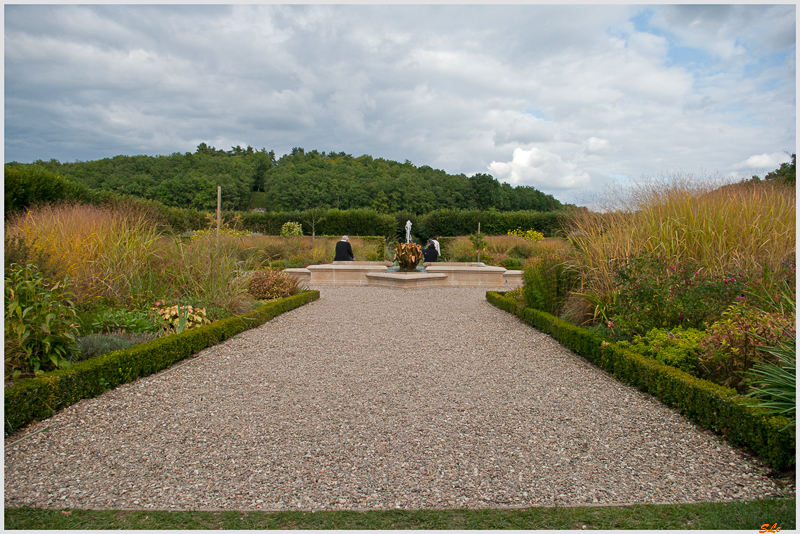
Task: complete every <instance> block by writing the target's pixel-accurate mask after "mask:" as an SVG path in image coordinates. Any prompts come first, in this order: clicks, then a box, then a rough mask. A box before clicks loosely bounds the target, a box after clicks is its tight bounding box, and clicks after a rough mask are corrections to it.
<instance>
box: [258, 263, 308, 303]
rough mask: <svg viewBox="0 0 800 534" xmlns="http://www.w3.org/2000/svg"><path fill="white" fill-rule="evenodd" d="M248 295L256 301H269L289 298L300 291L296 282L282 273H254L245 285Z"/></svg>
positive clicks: (268, 271) (271, 271) (266, 271)
mask: <svg viewBox="0 0 800 534" xmlns="http://www.w3.org/2000/svg"><path fill="white" fill-rule="evenodd" d="M247 288H248V291H249V292H250V295H252V296H253V298H254V299H256V300H271V299H279V298H285V297H290V296H292V295H296V294H297V293H298V292H299V291H300V287H299V286H298V285H297V280H295V279H294V278H291V277H289V276H286V274H284V273H283V272H282V271H273V270H265V271H256V272H254V273H253V275H252V276H251V278H250V281H249V282H248V284H247Z"/></svg>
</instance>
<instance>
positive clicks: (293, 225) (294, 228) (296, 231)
mask: <svg viewBox="0 0 800 534" xmlns="http://www.w3.org/2000/svg"><path fill="white" fill-rule="evenodd" d="M293 235H303V225H302V224H301V223H299V222H292V221H289V222H287V223H284V224H283V226H281V237H289V236H293Z"/></svg>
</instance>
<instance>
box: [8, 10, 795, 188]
mask: <svg viewBox="0 0 800 534" xmlns="http://www.w3.org/2000/svg"><path fill="white" fill-rule="evenodd" d="M643 13H650V14H651V16H650V17H649V19H648V20H649V26H650V27H651V28H654V29H653V30H647V29H645V28H642V24H641V23H640V20H639V19H636V20H634V19H635V18H636V17H638V16H639V15H641V14H643ZM794 19H795V6H789V5H779V6H756V5H754V6H743V7H740V6H734V7H731V6H710V7H708V9H706V8H704V7H702V6H644V7H643V6H624V5H616V6H610V5H607V6H587V5H580V6H578V5H566V6H561V5H435V6H434V5H392V6H389V5H236V6H210V5H192V6H182V5H174V6H159V5H127V6H118V5H88V6H47V5H11V4H9V5H8V6H6V8H5V36H6V37H5V43H6V46H5V132H6V137H5V154H6V156H5V157H6V160H7V161H11V160H17V161H32V160H34V159H38V158H42V159H45V160H46V159H50V158H57V159H60V160H62V161H71V160H74V159H84V160H85V159H99V158H103V157H110V156H113V155H116V154H120V153H123V154H124V153H148V154H169V153H172V152H176V151H178V152H183V151H187V150H189V151H191V150H194V147H195V146H196V145H197V144H198V141H197V140H198V139H201V140H205V141H206V142H209V143H212V144H213V143H215V142H220V143H222V142H224V143H229V142H231V143H232V142H237V141H238V140H243V141H242V142H243V144H244V143H246V144H250V145H252V146H254V147H256V148H260V147H265V148H267V149H268V150H271V149H272V150H275V151H276V153H278V154H279V155H280V154H282V153H285V152H288V151H289V150H291V148H292V147H294V146H300V147H304V148H306V149H307V150H311V149H318V150H325V151H328V150H335V151H337V152H338V151H345V152H348V153H352V154H354V155H360V154H371V155H373V156H375V157H383V158H387V159H395V160H399V161H404V160H406V159H408V160H411V161H412V162H413V163H414V164H416V165H430V166H432V167H434V168H441V169H443V170H445V171H446V172H448V173H453V174H457V173H462V172H463V173H465V174H474V173H477V172H485V170H486V169H487V168H489V169H490V171H491V172H492V173H493V174H494V175H495V177H496V178H498V179H503V180H506V181H509V182H510V183H514V184H528V185H533V186H534V187H537V188H540V189H542V190H543V191H545V192H548V193H551V194H555V195H556V196H557V198H559V199H560V200H565V201H570V200H571V198H570V197H571V196H573V195H574V194H575V192H576V191H579V190H580V191H583V190H586V189H587V188H589V189H591V188H593V187H596V184H597V183H599V181H600V180H601V178H600V177H602V176H610V175H625V176H642V175H658V174H660V173H662V172H664V171H666V170H670V169H674V168H679V169H683V170H685V171H687V172H698V171H700V170H702V169H708V170H709V171H710V172H716V171H719V172H722V173H725V172H732V171H742V172H746V171H748V170H749V169H750V168H751V167H749V166H748V165H755V164H756V163H758V164H759V165H766V167H767V168H766V171H769V170H771V169H770V168H769V167H770V165H771V163H770V162H772V168H773V169H774V168H776V167H777V166H778V165H779V164H780V161H778V159H776V158H778V157H779V156H781V154H782V153H777V152H776V151H781V150H789V151H794V150H795V148H794V147H795V144H796V133H795V128H796V125H795V117H796V97H795V94H796V80H795V57H794V39H795V32H794V28H795V23H794ZM676 44H678V45H680V46H683V47H686V46H689V47H697V48H699V49H700V50H704V51H706V52H708V54H710V55H711V56H712V59H709V60H707V63H706V64H703V66H702V68H698V67H697V66H696V65H694V64H689V63H682V62H681V61H680V60H679V59H677V60H676V59H675V57H676V56H675V55H674V54H673V52H674V51H675V47H676ZM737 47H744V48H745V50H746V51H747V54H744V55H742V54H739V51H738V48H737ZM765 54H766V55H768V54H777V55H773V56H769V57H768V58H767V60H764V61H762V59H761V58H763V57H766V56H765ZM717 58H727V59H717ZM737 62H747V66H748V67H749V69H747V70H746V69H744V68H743V67H742V64H740V63H737ZM753 73H756V74H757V75H754V74H753ZM215 140H219V141H215ZM531 147H535V148H531ZM219 148H228V147H227V146H225V145H224V144H223V145H221V146H219ZM761 154H767V155H771V156H775V157H773V158H772V160H767V159H761V160H758V161H756V160H753V161H751V162H750V163H747V160H748V156H749V155H761ZM776 154H777V156H776ZM746 163H747V165H745V164H746ZM759 172H763V171H761V170H759Z"/></svg>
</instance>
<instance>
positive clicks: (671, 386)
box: [486, 291, 796, 470]
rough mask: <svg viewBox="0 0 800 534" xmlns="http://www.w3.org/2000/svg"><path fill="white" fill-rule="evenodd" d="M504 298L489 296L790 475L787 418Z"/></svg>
mask: <svg viewBox="0 0 800 534" xmlns="http://www.w3.org/2000/svg"><path fill="white" fill-rule="evenodd" d="M504 295H505V293H504V292H496V291H488V292H487V293H486V300H487V301H489V303H491V304H493V305H494V306H497V307H498V308H500V309H502V310H505V311H507V312H509V313H513V314H514V315H516V316H517V317H519V318H520V319H521V320H522V321H524V322H525V323H527V324H529V325H530V326H532V327H534V328H536V329H537V330H541V331H542V332H544V333H546V334H550V335H551V336H553V337H554V338H555V339H556V340H558V341H559V343H561V344H562V345H564V346H566V347H567V348H569V349H570V350H572V351H573V352H575V353H577V354H580V355H581V356H583V357H585V358H586V359H588V360H589V361H591V362H592V363H594V364H595V365H597V366H598V367H600V368H602V369H604V370H606V371H608V372H609V373H611V374H612V375H613V376H614V377H615V378H617V379H618V380H621V381H622V382H625V383H627V384H630V385H632V386H635V387H637V388H639V389H640V390H641V391H644V392H646V393H649V394H650V395H653V396H654V397H656V398H657V399H659V400H660V401H661V402H663V403H664V404H666V405H667V406H670V407H671V408H674V409H676V410H678V411H679V412H680V413H682V414H684V415H686V416H687V417H689V418H690V419H692V420H693V421H695V422H696V423H698V424H699V425H700V426H702V427H703V428H706V429H709V430H711V431H713V432H716V433H717V434H719V435H721V436H723V437H724V438H725V439H727V440H728V441H729V442H730V443H732V444H734V445H737V446H743V447H747V448H749V449H750V450H751V451H753V452H754V453H755V454H756V455H757V456H758V457H759V458H761V459H762V461H764V463H766V464H767V465H769V466H770V467H772V468H773V469H776V470H786V469H791V468H792V467H793V466H794V465H795V462H796V458H795V439H796V430H795V428H788V429H785V430H783V429H784V427H785V426H786V425H787V424H788V423H789V420H788V419H786V418H785V417H773V416H770V415H769V414H768V413H767V412H766V410H764V409H762V408H758V407H756V406H755V401H754V400H753V399H751V398H748V397H743V396H741V395H738V394H737V393H736V391H735V390H733V389H730V388H726V387H722V386H719V385H717V384H714V383H712V382H709V381H707V380H701V379H699V378H696V377H694V376H692V375H690V374H688V373H685V372H683V371H681V370H679V369H676V368H674V367H670V366H668V365H664V364H662V363H660V362H658V361H656V360H653V359H650V358H646V357H644V356H642V355H640V354H636V353H634V352H631V351H629V350H626V349H624V348H623V347H620V346H619V345H617V344H616V343H613V342H611V340H609V339H607V338H605V337H603V336H601V335H599V334H597V333H595V332H592V331H590V330H586V329H585V328H581V327H578V326H575V325H573V324H571V323H568V322H566V321H563V320H561V319H559V318H557V317H554V316H552V315H550V314H548V313H545V312H543V311H539V310H534V309H532V308H527V307H525V306H522V305H520V304H519V303H518V302H517V301H516V300H515V299H512V298H509V297H506V296H504Z"/></svg>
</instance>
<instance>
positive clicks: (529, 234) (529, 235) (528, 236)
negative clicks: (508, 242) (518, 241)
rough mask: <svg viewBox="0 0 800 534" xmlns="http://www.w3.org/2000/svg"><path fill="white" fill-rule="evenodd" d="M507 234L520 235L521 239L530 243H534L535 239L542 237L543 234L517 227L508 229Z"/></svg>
mask: <svg viewBox="0 0 800 534" xmlns="http://www.w3.org/2000/svg"><path fill="white" fill-rule="evenodd" d="M508 235H513V236H517V237H521V238H522V239H524V240H526V241H530V242H531V243H536V242H537V241H541V240H542V239H544V234H542V233H541V232H537V231H536V230H534V229H530V230H523V229H522V228H517V229H516V230H509V231H508Z"/></svg>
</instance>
